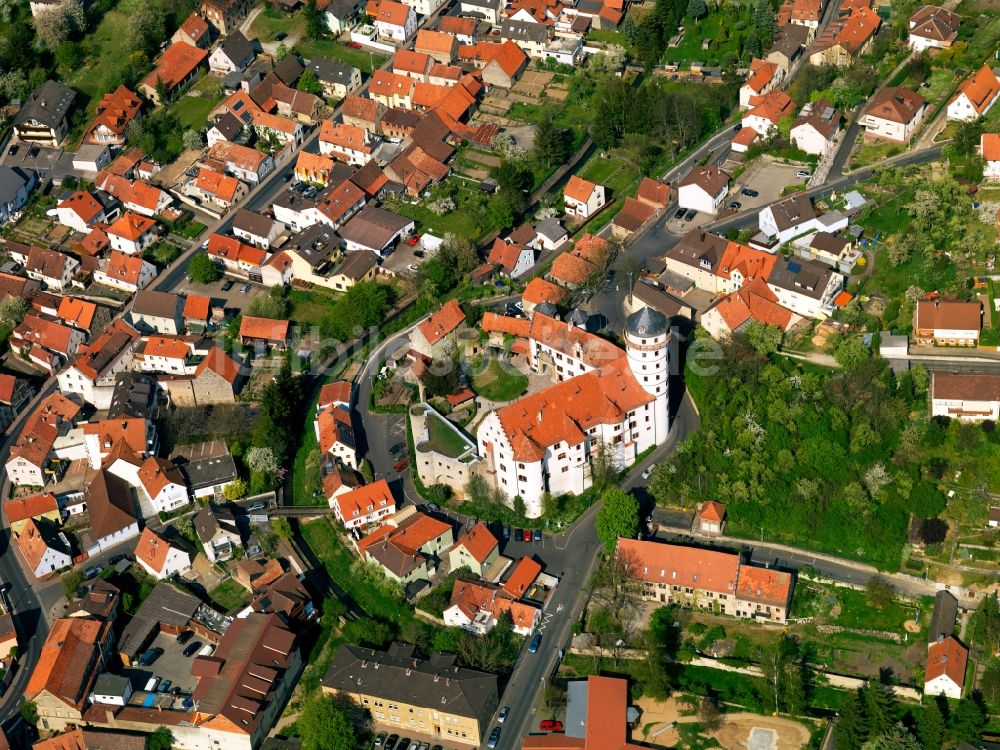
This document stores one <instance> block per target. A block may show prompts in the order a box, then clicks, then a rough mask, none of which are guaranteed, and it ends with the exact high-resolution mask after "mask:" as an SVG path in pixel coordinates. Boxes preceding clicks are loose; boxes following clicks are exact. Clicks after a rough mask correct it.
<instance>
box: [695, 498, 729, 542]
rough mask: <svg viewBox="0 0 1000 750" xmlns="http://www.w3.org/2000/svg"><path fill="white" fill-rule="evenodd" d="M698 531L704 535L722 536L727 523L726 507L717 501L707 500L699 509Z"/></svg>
mask: <svg viewBox="0 0 1000 750" xmlns="http://www.w3.org/2000/svg"><path fill="white" fill-rule="evenodd" d="M696 523H697V524H698V531H700V532H702V533H703V534H721V533H722V529H723V528H724V527H725V523H726V506H725V505H723V504H722V503H719V502H716V501H715V500H706V501H705V502H703V503H702V504H701V508H699V509H698V515H697V521H696Z"/></svg>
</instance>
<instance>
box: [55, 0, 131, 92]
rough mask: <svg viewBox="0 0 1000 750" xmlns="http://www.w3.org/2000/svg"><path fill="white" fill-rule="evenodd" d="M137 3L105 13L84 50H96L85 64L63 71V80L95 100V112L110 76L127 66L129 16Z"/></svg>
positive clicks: (123, 3) (129, 3)
mask: <svg viewBox="0 0 1000 750" xmlns="http://www.w3.org/2000/svg"><path fill="white" fill-rule="evenodd" d="M137 5H138V2H137V1H136V0H128V1H127V2H122V3H120V4H119V5H118V7H117V8H115V9H114V10H111V11H108V12H107V13H105V14H104V16H103V17H102V18H101V22H100V23H99V24H98V25H97V28H96V29H94V31H93V32H92V33H90V34H88V35H87V36H86V38H85V39H84V42H83V48H84V50H92V53H91V54H88V55H87V56H86V59H85V60H84V64H83V65H80V66H79V67H78V68H77V69H76V70H73V71H60V73H61V75H62V80H63V83H65V84H66V85H68V86H72V87H73V88H75V89H77V90H78V91H82V92H83V93H84V94H85V95H86V96H87V98H88V99H90V100H91V102H90V107H89V109H90V111H91V112H93V111H94V109H95V108H96V107H97V103H98V101H99V100H100V97H101V95H103V94H104V92H105V91H106V90H107V88H106V86H107V85H106V83H105V81H106V80H107V78H108V76H109V75H110V74H111V73H113V72H114V71H116V70H119V69H121V68H124V67H125V63H126V61H127V59H128V56H129V50H128V47H127V45H125V44H124V43H123V40H124V39H125V38H126V37H127V36H128V21H129V16H130V15H131V12H132V10H134V7H135V6H137ZM78 104H79V102H78Z"/></svg>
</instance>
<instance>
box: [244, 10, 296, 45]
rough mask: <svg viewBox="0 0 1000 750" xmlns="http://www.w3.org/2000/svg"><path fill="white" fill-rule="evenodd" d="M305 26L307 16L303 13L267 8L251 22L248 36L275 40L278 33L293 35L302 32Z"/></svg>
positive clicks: (263, 40) (265, 40) (270, 40)
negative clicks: (283, 11)
mask: <svg viewBox="0 0 1000 750" xmlns="http://www.w3.org/2000/svg"><path fill="white" fill-rule="evenodd" d="M305 27H306V18H305V16H304V15H303V14H302V13H294V14H293V13H282V12H281V11H278V10H274V9H273V8H265V9H264V10H263V11H262V12H261V13H260V14H259V15H258V16H257V17H256V18H255V19H254V20H253V23H252V24H250V33H248V34H247V36H248V37H249V38H251V39H254V38H256V39H259V40H260V41H262V42H273V41H276V39H275V37H277V36H278V34H281V33H284V34H285V35H286V36H293V35H295V34H300V33H302V31H304V30H305Z"/></svg>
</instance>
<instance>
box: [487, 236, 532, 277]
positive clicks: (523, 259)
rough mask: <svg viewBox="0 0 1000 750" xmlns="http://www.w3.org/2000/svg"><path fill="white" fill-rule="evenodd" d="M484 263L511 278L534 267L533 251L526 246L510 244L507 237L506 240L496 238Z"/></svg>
mask: <svg viewBox="0 0 1000 750" xmlns="http://www.w3.org/2000/svg"><path fill="white" fill-rule="evenodd" d="M486 262H487V263H492V264H493V265H494V266H496V267H497V269H498V270H499V271H500V272H502V273H503V274H505V275H507V276H510V277H512V278H513V277H516V276H520V275H521V274H523V273H525V272H527V271H528V270H530V269H531V267H532V266H534V265H535V250H534V248H532V247H528V246H527V245H519V244H517V243H516V242H511V241H510V238H509V237H508V238H507V239H506V240H502V239H500V238H499V237H498V238H497V239H495V240H494V241H493V246H492V247H491V248H490V252H489V254H488V255H487V256H486Z"/></svg>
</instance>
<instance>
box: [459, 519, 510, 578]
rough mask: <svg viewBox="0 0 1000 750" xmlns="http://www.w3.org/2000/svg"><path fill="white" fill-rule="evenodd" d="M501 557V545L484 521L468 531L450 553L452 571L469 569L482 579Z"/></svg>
mask: <svg viewBox="0 0 1000 750" xmlns="http://www.w3.org/2000/svg"><path fill="white" fill-rule="evenodd" d="M499 557H500V543H499V542H498V541H497V538H496V537H495V536H493V534H491V533H490V530H489V529H488V528H487V527H486V524H484V523H483V522H482V521H480V522H479V523H477V524H476V525H475V526H473V527H472V528H471V529H469V530H468V531H466V532H465V533H464V534H463V535H462V536H460V537H459V538H458V541H457V542H455V546H454V547H452V548H451V549H450V550H449V551H448V562H449V564H450V565H451V569H452V570H458V569H459V568H468V569H469V570H471V571H472V572H473V573H474V574H475V575H477V576H479V577H480V578H482V577H483V576H484V575H485V574H486V571H487V570H489V569H490V566H492V565H493V563H495V562H496V561H497V559H498V558H499Z"/></svg>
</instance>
